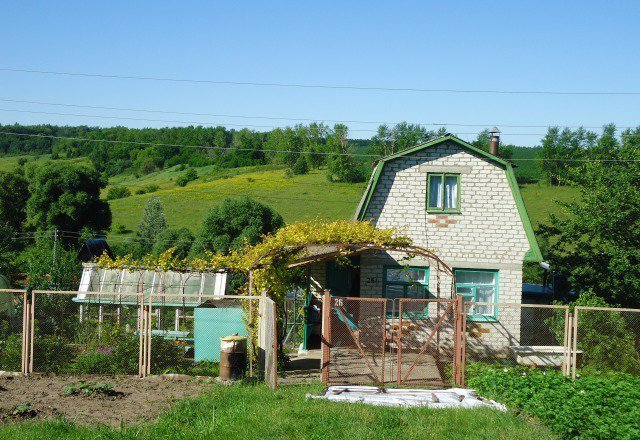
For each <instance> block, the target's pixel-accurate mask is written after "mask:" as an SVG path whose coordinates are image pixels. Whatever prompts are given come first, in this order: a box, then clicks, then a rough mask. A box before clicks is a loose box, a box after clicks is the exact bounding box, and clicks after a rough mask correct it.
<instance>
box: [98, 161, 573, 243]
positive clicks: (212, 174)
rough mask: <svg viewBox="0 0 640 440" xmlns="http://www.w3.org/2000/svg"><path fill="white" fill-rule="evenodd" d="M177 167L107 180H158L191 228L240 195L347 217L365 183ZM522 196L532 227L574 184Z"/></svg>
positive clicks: (142, 198) (119, 210)
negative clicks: (181, 183) (193, 175)
mask: <svg viewBox="0 0 640 440" xmlns="http://www.w3.org/2000/svg"><path fill="white" fill-rule="evenodd" d="M181 173H182V172H180V171H177V170H176V168H171V169H168V170H164V171H160V172H156V173H152V174H149V175H147V176H143V177H141V178H135V177H134V176H117V177H116V178H113V179H112V180H111V181H110V184H112V185H122V186H127V187H129V188H130V189H131V190H132V193H133V192H135V190H136V189H139V188H143V187H145V186H146V185H149V184H156V185H158V186H159V187H160V190H159V191H157V192H155V193H154V195H157V196H158V197H160V199H161V200H162V202H163V204H164V207H165V213H166V215H167V220H168V222H169V224H170V225H171V226H173V227H182V226H186V227H188V228H190V229H192V230H194V231H195V230H197V228H198V227H199V225H200V223H201V222H202V219H203V218H204V216H205V215H206V213H207V211H208V210H209V209H210V208H211V207H213V206H215V205H217V204H218V203H220V202H221V201H222V200H224V198H226V197H239V196H243V195H248V196H250V197H253V198H255V199H257V200H259V201H261V202H263V203H265V204H267V205H269V206H271V207H272V208H274V209H275V210H276V211H278V212H280V213H281V214H282V216H283V217H284V219H285V221H287V222H292V221H297V220H311V219H315V218H320V219H326V220H333V219H348V218H351V217H352V216H353V213H354V211H355V209H356V207H357V204H358V202H359V201H360V197H361V196H362V193H363V192H364V189H365V186H366V184H365V183H360V184H347V183H331V182H328V181H327V179H326V177H325V172H324V171H323V170H320V171H318V170H314V171H312V172H311V173H310V174H308V175H302V176H293V177H287V176H286V175H285V172H284V170H282V169H274V168H273V167H270V166H262V167H250V168H239V169H232V170H224V171H215V169H214V168H213V167H203V168H198V174H199V176H200V177H199V179H198V180H196V181H193V182H191V183H189V184H188V185H187V186H186V187H183V188H180V187H177V186H176V184H175V180H176V178H177V177H178V176H180V174H181ZM151 195H152V194H144V195H133V196H131V197H128V198H125V199H119V200H113V201H111V209H112V211H113V225H114V226H115V225H117V224H123V225H124V226H126V228H127V229H129V230H135V229H136V226H137V224H138V222H139V220H140V216H141V213H142V208H143V207H144V205H145V204H146V202H147V200H148V199H149V197H151ZM522 196H523V198H524V201H525V205H526V206H527V211H528V212H529V216H530V217H531V221H532V223H533V224H534V227H535V226H537V225H538V224H539V223H541V222H546V221H547V219H548V217H549V214H550V213H557V214H558V213H561V211H560V207H559V206H558V205H557V204H556V203H555V200H560V201H569V200H572V199H574V198H575V197H576V196H577V190H576V189H575V188H570V187H550V186H549V185H547V184H545V183H535V184H526V185H523V186H522Z"/></svg>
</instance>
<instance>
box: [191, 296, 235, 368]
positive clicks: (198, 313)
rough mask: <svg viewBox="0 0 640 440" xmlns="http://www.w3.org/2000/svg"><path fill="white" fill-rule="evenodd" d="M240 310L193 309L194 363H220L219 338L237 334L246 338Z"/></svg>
mask: <svg viewBox="0 0 640 440" xmlns="http://www.w3.org/2000/svg"><path fill="white" fill-rule="evenodd" d="M244 317H245V312H244V310H243V309H241V308H233V309H232V308H224V309H223V308H206V307H196V308H195V309H193V319H194V325H193V339H194V341H193V344H194V353H193V357H194V361H196V362H199V361H205V360H206V361H214V362H219V361H220V338H222V337H224V336H229V335H232V334H233V333H238V335H240V336H247V329H246V326H245V323H244V319H243V318H244Z"/></svg>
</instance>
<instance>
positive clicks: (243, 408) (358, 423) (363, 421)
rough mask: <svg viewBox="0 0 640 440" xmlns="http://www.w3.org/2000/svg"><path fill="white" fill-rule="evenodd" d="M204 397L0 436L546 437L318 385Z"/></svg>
mask: <svg viewBox="0 0 640 440" xmlns="http://www.w3.org/2000/svg"><path fill="white" fill-rule="evenodd" d="M203 389H204V391H203V394H202V395H201V396H200V397H198V398H194V399H189V400H185V401H182V402H180V403H178V404H176V405H175V406H174V407H173V409H172V410H171V411H169V412H168V413H166V414H164V415H163V416H161V417H160V418H159V420H157V421H156V422H154V423H149V424H146V425H141V426H125V427H124V428H123V429H122V430H120V431H115V430H112V429H108V428H106V427H100V428H84V427H76V426H74V425H72V424H69V423H67V422H64V421H51V422H22V423H19V424H5V425H2V426H0V439H17V438H20V439H23V440H28V439H34V440H53V439H89V438H90V439H153V440H156V439H167V438H180V439H209V438H212V439H213V438H223V439H225V440H232V439H242V440H247V439H271V438H285V439H296V440H299V439H315V438H317V439H324V438H336V439H350V440H356V439H366V440H372V439H403V440H406V439H440V440H442V439H453V438H455V439H467V438H469V439H492V440H496V439H510V440H511V439H545V438H554V437H553V436H552V435H551V434H550V433H549V431H548V430H547V429H546V428H544V427H542V426H540V425H537V424H534V423H531V422H530V421H528V420H525V419H524V418H521V417H518V416H516V415H514V414H511V413H503V412H500V411H497V410H492V409H474V410H470V409H466V410H442V409H440V410H429V409H426V408H410V409H405V408H381V407H374V406H366V405H363V404H349V403H335V402H323V401H314V400H307V399H306V398H305V394H306V393H308V392H312V393H319V392H320V390H321V387H320V385H311V386H310V385H304V386H295V385H289V386H283V387H281V388H280V390H279V391H277V392H275V393H274V392H273V391H271V390H270V389H269V388H267V387H266V386H264V385H257V386H251V385H245V386H232V387H223V386H219V385H203Z"/></svg>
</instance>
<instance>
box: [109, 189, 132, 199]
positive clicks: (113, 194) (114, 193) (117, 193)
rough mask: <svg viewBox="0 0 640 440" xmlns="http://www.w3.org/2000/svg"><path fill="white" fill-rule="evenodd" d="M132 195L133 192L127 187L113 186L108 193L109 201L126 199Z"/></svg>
mask: <svg viewBox="0 0 640 440" xmlns="http://www.w3.org/2000/svg"><path fill="white" fill-rule="evenodd" d="M130 195H131V190H129V188H127V187H126V186H112V187H111V188H109V190H108V191H107V200H117V199H124V198H126V197H129V196H130Z"/></svg>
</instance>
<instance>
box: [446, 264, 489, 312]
mask: <svg viewBox="0 0 640 440" xmlns="http://www.w3.org/2000/svg"><path fill="white" fill-rule="evenodd" d="M455 276H456V292H457V293H458V294H459V295H462V300H463V301H464V302H467V301H473V302H485V303H495V302H498V271H497V270H481V269H456V270H455ZM497 318H498V311H497V310H496V307H495V306H491V305H479V306H472V307H471V308H470V310H468V315H467V319H468V320H471V321H495V320H496V319H497Z"/></svg>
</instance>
